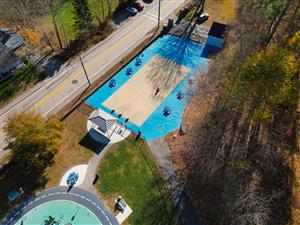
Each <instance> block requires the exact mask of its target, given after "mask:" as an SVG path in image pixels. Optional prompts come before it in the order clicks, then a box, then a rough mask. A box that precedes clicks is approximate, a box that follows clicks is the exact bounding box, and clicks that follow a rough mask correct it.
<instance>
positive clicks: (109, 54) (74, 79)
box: [0, 0, 184, 157]
mask: <svg viewBox="0 0 300 225" xmlns="http://www.w3.org/2000/svg"><path fill="white" fill-rule="evenodd" d="M183 2H184V0H162V1H161V20H163V19H165V18H167V17H168V16H169V15H170V14H171V13H172V12H173V11H174V10H175V9H177V8H178V7H179V6H180V5H181V4H182V3H183ZM157 12H158V1H154V2H153V3H152V4H151V5H150V6H149V7H147V8H146V9H145V10H144V12H142V13H139V14H138V15H136V16H135V17H132V18H130V19H129V21H128V22H126V23H125V24H123V25H122V26H120V27H119V28H118V29H117V30H116V31H115V32H114V33H113V34H112V35H111V36H109V37H108V38H107V39H106V40H104V41H103V42H101V43H99V44H98V45H97V46H95V47H94V48H93V49H92V51H91V50H90V51H89V52H90V53H89V54H86V56H85V57H84V58H83V62H84V66H85V68H86V71H87V74H88V76H89V78H90V80H91V82H92V83H93V82H95V81H96V80H97V79H99V78H100V77H101V76H102V75H103V74H104V73H105V72H106V71H108V70H109V69H110V68H111V67H112V66H113V65H115V64H116V63H118V62H120V61H121V59H122V58H123V57H124V56H126V55H127V54H128V53H129V52H130V51H131V50H133V49H134V48H135V47H136V46H137V45H138V44H139V43H141V42H142V41H143V40H144V39H145V38H146V37H147V33H149V31H151V30H152V29H153V28H155V27H156V26H157V14H158V13H157ZM148 35H149V34H148ZM62 68H63V69H61V71H58V72H57V74H56V75H55V76H54V77H53V78H52V79H48V80H47V82H46V83H45V84H44V86H42V87H40V88H39V89H38V90H35V91H34V92H33V93H30V94H27V96H26V97H25V98H24V96H23V98H22V96H21V97H20V98H22V99H21V100H20V98H19V99H16V100H15V101H14V102H12V103H11V104H9V105H8V106H7V107H4V108H2V109H1V110H0V157H1V154H2V155H3V152H2V153H1V150H2V149H3V147H5V146H6V144H7V143H6V142H5V134H4V133H3V130H2V128H3V127H4V125H5V124H6V122H7V119H8V118H10V117H11V116H13V115H15V114H16V113H20V112H22V111H28V110H30V111H33V112H39V113H41V114H42V115H43V116H47V115H50V114H54V113H56V112H57V111H59V110H60V109H62V108H63V107H64V106H65V105H66V104H68V103H69V102H70V101H71V100H72V99H73V98H74V97H75V96H77V95H79V94H80V93H82V92H83V90H84V89H85V88H87V87H88V82H87V79H86V77H85V75H84V72H83V69H82V67H81V65H80V62H79V61H77V62H75V63H72V64H71V65H64V66H62ZM25 95H26V94H25Z"/></svg>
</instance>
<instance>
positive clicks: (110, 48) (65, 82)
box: [31, 20, 147, 110]
mask: <svg viewBox="0 0 300 225" xmlns="http://www.w3.org/2000/svg"><path fill="white" fill-rule="evenodd" d="M146 22H147V20H144V21H143V22H142V23H140V24H139V25H138V26H136V27H135V28H134V29H133V30H132V31H131V32H129V33H128V34H127V35H126V36H125V37H123V38H122V39H120V40H119V41H118V42H116V43H115V44H114V45H112V46H111V47H109V48H108V49H106V50H105V51H104V52H102V53H101V54H100V55H99V57H95V58H94V59H93V60H92V61H91V63H89V64H88V65H87V66H86V67H90V66H92V65H93V64H94V63H95V61H98V60H99V59H101V58H103V57H104V56H106V55H107V54H108V53H109V52H111V51H112V50H113V49H114V48H116V47H117V46H119V45H120V44H122V43H123V42H124V41H125V40H127V39H128V38H129V37H130V36H131V35H133V34H134V33H135V32H136V31H137V30H138V29H140V28H141V27H142V26H143V25H144V24H145V23H146ZM82 74H83V71H79V70H77V72H75V73H74V74H73V75H71V76H70V77H68V79H66V80H65V81H64V82H63V83H62V84H61V85H60V86H59V87H57V88H56V89H54V90H53V91H52V92H50V93H49V94H47V95H46V96H45V97H44V98H42V99H41V100H40V101H38V102H37V103H35V104H34V105H33V106H32V107H31V110H34V109H35V108H37V107H38V106H40V105H41V104H42V103H43V102H45V101H46V100H47V99H48V98H50V97H51V96H53V95H54V94H55V93H57V92H58V91H59V90H61V89H62V88H63V87H64V86H66V85H67V84H68V82H69V81H70V80H73V79H75V78H77V77H79V76H80V75H82Z"/></svg>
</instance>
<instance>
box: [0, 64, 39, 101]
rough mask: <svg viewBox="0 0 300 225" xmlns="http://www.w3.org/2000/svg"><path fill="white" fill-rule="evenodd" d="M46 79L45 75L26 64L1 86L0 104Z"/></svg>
mask: <svg viewBox="0 0 300 225" xmlns="http://www.w3.org/2000/svg"><path fill="white" fill-rule="evenodd" d="M43 78H44V73H43V72H42V71H41V70H40V69H38V68H37V67H36V66H34V65H33V64H30V63H28V64H25V65H24V66H23V67H22V68H21V69H19V70H17V71H16V72H14V73H13V74H12V76H11V77H10V78H9V79H8V80H6V81H4V82H3V83H1V84H0V104H2V103H4V102H5V101H7V100H8V99H10V98H12V97H13V96H15V95H16V93H17V92H18V91H20V90H22V89H23V90H25V89H26V88H27V87H28V85H30V84H33V83H35V82H37V81H39V80H41V79H43Z"/></svg>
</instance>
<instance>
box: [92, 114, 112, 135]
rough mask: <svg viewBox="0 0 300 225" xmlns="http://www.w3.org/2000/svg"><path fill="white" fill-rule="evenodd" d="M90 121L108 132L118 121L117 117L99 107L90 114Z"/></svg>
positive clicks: (104, 131)
mask: <svg viewBox="0 0 300 225" xmlns="http://www.w3.org/2000/svg"><path fill="white" fill-rule="evenodd" d="M89 121H91V122H92V123H93V124H95V125H96V126H98V129H99V130H101V131H102V132H103V133H106V132H107V130H108V129H110V128H111V127H112V126H113V125H114V124H115V123H116V118H115V117H113V116H112V115H110V114H109V113H107V112H105V111H103V110H101V109H98V110H96V111H94V112H93V113H92V114H91V115H90V117H89Z"/></svg>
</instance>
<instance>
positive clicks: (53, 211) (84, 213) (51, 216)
mask: <svg viewBox="0 0 300 225" xmlns="http://www.w3.org/2000/svg"><path fill="white" fill-rule="evenodd" d="M15 224H16V225H21V224H23V225H25V224H90V225H102V223H101V222H100V221H99V219H98V218H97V216H96V215H95V214H94V213H93V212H91V211H90V210H89V209H88V208H86V207H85V206H82V205H80V204H78V203H76V202H73V201H69V200H54V201H49V202H46V203H43V204H41V205H39V206H37V207H35V208H33V209H32V210H30V211H29V212H28V213H26V214H25V215H24V216H22V217H21V218H20V219H19V220H18V222H16V223H15Z"/></svg>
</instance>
